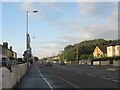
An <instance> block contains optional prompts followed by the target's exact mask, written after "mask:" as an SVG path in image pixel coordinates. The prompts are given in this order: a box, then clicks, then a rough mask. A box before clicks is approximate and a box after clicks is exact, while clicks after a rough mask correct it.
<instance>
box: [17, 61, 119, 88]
mask: <svg viewBox="0 0 120 90" xmlns="http://www.w3.org/2000/svg"><path fill="white" fill-rule="evenodd" d="M118 70H119V68H116V67H111V66H86V65H82V66H78V65H59V64H53V65H52V66H49V67H45V66H44V67H42V68H41V67H40V65H39V63H34V64H33V65H32V66H31V69H30V70H28V73H27V74H26V75H25V76H24V77H23V79H22V80H21V82H20V83H19V85H18V87H17V88H49V89H50V90H56V89H71V90H84V89H86V88H88V89H89V88H94V89H95V88H101V89H102V88H104V90H106V89H107V88H108V89H110V88H111V89H112V88H113V89H114V90H115V88H116V90H117V88H118V87H119V82H120V81H119V78H118ZM95 90H96V89H95Z"/></svg>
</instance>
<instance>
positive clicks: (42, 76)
mask: <svg viewBox="0 0 120 90" xmlns="http://www.w3.org/2000/svg"><path fill="white" fill-rule="evenodd" d="M35 66H36V68H37V70H38V72H39V74H40V75H41V77H42V78H43V79H44V80H45V82H46V83H47V84H48V86H49V87H50V89H51V90H53V88H52V86H51V85H50V83H49V82H48V81H47V79H46V78H45V77H44V76H43V75H42V73H41V72H40V70H39V68H38V66H37V65H36V64H35Z"/></svg>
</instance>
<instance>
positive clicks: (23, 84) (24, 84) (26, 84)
mask: <svg viewBox="0 0 120 90" xmlns="http://www.w3.org/2000/svg"><path fill="white" fill-rule="evenodd" d="M26 88H28V89H30V88H32V89H40V88H46V89H47V90H51V89H50V88H49V86H48V84H47V83H46V82H45V80H44V79H43V77H42V76H41V75H40V73H39V71H38V68H37V67H36V65H35V63H33V64H31V66H30V68H29V69H28V71H27V72H26V74H25V75H24V76H23V78H22V79H21V81H20V83H18V85H17V86H16V88H15V90H18V89H19V90H21V89H26Z"/></svg>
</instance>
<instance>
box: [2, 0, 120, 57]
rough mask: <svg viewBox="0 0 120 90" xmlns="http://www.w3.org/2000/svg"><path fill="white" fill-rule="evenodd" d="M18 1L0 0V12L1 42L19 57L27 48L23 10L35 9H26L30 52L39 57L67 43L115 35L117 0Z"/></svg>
mask: <svg viewBox="0 0 120 90" xmlns="http://www.w3.org/2000/svg"><path fill="white" fill-rule="evenodd" d="M21 1H22V2H20V0H16V2H15V1H12V0H2V10H1V11H2V14H0V15H2V16H1V17H2V18H0V19H2V24H1V23H0V25H1V27H2V29H1V28H0V31H1V33H0V36H2V40H0V41H1V42H0V43H1V44H2V43H3V42H8V43H9V46H12V47H13V50H14V51H16V52H17V54H18V57H22V54H23V52H24V51H25V49H26V11H33V10H37V11H38V12H37V13H29V16H28V31H29V34H30V36H31V47H32V53H33V55H34V56H38V57H39V58H43V57H48V56H53V55H56V54H58V53H59V51H62V50H64V47H65V46H66V45H69V44H75V43H79V42H81V41H84V40H92V39H98V38H103V39H107V40H109V39H112V40H113V39H117V38H118V2H117V0H116V2H112V1H113V0H104V2H103V0H96V1H97V2H95V1H94V0H91V2H90V0H81V1H79V0H70V1H69V2H68V1H66V0H64V1H66V2H63V1H62V0H57V1H56V0H44V1H43V0H34V2H33V1H32V0H29V1H27V0H21ZM30 1H31V2H30ZM83 1H84V2H83ZM88 1H89V2H88ZM105 1H106V2H105ZM110 1H111V2H110ZM114 1H115V0H114ZM0 6H1V5H0ZM33 37H35V38H33Z"/></svg>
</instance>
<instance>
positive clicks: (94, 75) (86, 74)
mask: <svg viewBox="0 0 120 90" xmlns="http://www.w3.org/2000/svg"><path fill="white" fill-rule="evenodd" d="M86 75H88V76H92V77H95V75H92V74H86Z"/></svg>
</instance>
